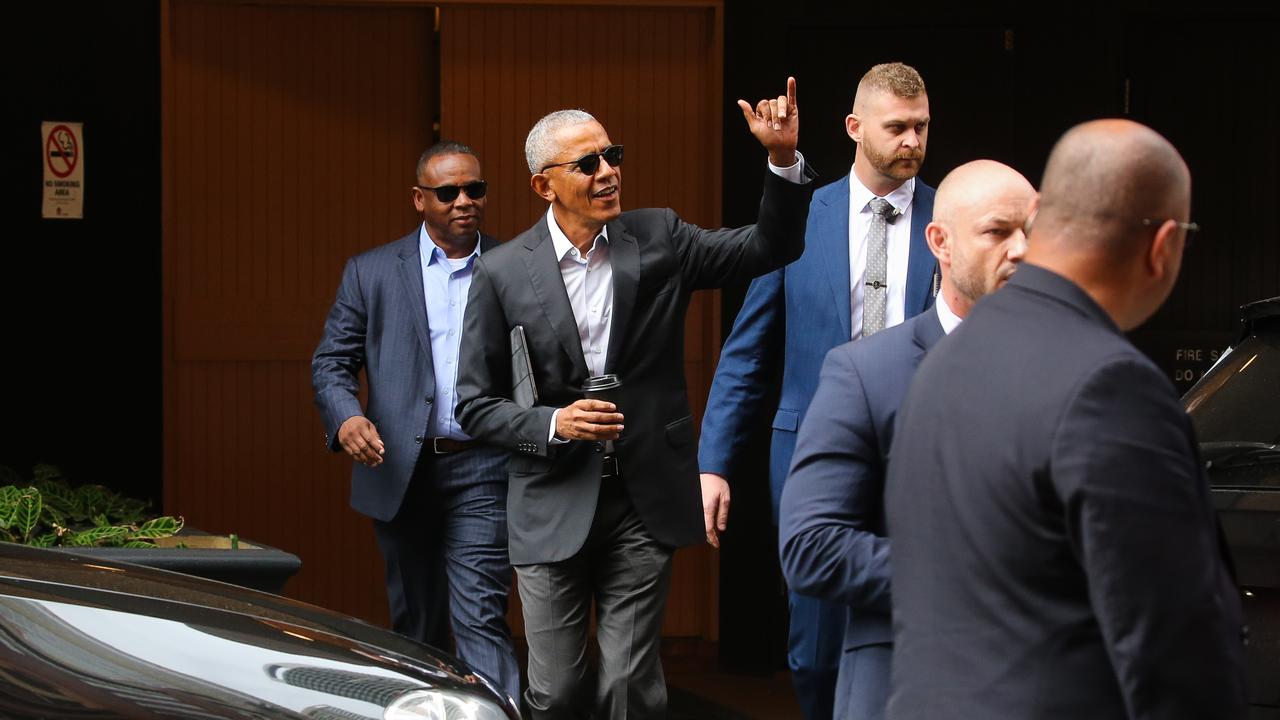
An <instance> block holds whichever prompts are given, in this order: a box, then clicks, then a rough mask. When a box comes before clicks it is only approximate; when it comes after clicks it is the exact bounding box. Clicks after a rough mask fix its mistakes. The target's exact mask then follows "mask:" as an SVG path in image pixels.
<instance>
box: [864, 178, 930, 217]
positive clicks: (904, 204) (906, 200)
mask: <svg viewBox="0 0 1280 720" xmlns="http://www.w3.org/2000/svg"><path fill="white" fill-rule="evenodd" d="M915 196H916V179H915V178H910V179H908V180H907V181H906V182H904V183H902V184H901V185H899V186H898V189H896V190H894V191H893V192H891V193H889V194H888V195H885V196H884V199H885V200H888V201H889V204H890V205H892V206H893V209H895V210H897V211H898V214H899V215H904V214H906V212H907V208H909V207H911V200H912V198H914V197H915ZM874 197H876V194H875V193H873V192H871V191H870V190H868V189H867V186H866V185H863V184H862V181H861V180H859V179H858V175H857V173H855V172H854V171H853V170H852V169H850V170H849V211H850V212H851V213H860V212H871V210H870V209H868V208H867V205H868V204H870V203H871V199H872V198H874Z"/></svg>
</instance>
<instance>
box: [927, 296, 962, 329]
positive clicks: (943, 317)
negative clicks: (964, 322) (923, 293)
mask: <svg viewBox="0 0 1280 720" xmlns="http://www.w3.org/2000/svg"><path fill="white" fill-rule="evenodd" d="M933 306H934V307H936V308H938V322H940V323H942V332H943V333H945V334H947V335H950V334H951V331H952V330H955V329H956V328H957V327H958V326H959V325H960V316H959V315H956V314H955V313H954V312H952V311H951V306H950V305H948V304H947V299H946V298H944V297H942V293H938V295H937V297H935V298H934V299H933Z"/></svg>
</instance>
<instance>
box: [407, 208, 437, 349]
mask: <svg viewBox="0 0 1280 720" xmlns="http://www.w3.org/2000/svg"><path fill="white" fill-rule="evenodd" d="M400 283H401V285H402V286H403V287H404V291H405V294H406V295H407V296H408V298H409V303H408V304H407V305H406V307H410V308H413V312H411V313H409V314H410V315H411V316H412V317H413V327H414V330H416V331H417V334H418V342H419V343H421V344H422V351H423V352H424V353H426V354H427V358H428V359H427V364H428V365H430V364H431V359H430V358H431V333H430V330H429V329H428V328H427V295H426V293H425V292H424V291H423V287H422V252H421V249H420V247H419V239H418V233H416V232H414V233H409V234H408V235H406V236H405V237H404V238H403V239H401V240H400Z"/></svg>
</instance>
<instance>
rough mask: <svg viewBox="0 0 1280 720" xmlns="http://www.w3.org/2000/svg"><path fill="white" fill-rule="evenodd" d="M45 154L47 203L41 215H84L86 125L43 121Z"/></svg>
mask: <svg viewBox="0 0 1280 720" xmlns="http://www.w3.org/2000/svg"><path fill="white" fill-rule="evenodd" d="M40 137H41V140H42V142H41V147H42V150H41V152H42V153H43V155H44V203H43V205H42V209H41V216H42V217H45V218H55V219H81V218H83V217H84V125H83V123H72V122H46V123H41V124H40Z"/></svg>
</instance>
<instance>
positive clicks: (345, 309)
mask: <svg viewBox="0 0 1280 720" xmlns="http://www.w3.org/2000/svg"><path fill="white" fill-rule="evenodd" d="M419 229H420V228H419ZM419 229H415V230H414V231H413V232H411V233H409V234H408V235H406V236H404V237H402V238H400V239H399V240H396V241H395V242H392V243H388V244H386V245H382V246H379V247H376V248H374V249H372V250H369V251H367V252H364V253H362V254H360V255H357V256H355V257H353V258H351V259H350V260H348V261H347V266H346V268H345V269H344V270H343V271H342V283H341V284H340V285H339V286H338V297H337V299H336V300H335V301H334V303H333V307H332V309H330V310H329V316H328V318H326V319H325V323H324V337H323V338H322V339H321V340H320V345H319V347H317V348H316V352H315V355H314V356H313V357H312V359H311V386H312V389H313V390H314V391H315V402H316V407H318V408H319V409H320V415H321V418H322V419H323V421H324V427H325V445H326V446H327V447H329V448H330V449H331V450H333V451H334V452H337V451H339V450H341V447H340V446H339V445H338V428H340V427H342V423H344V422H346V421H347V420H348V419H349V418H351V417H353V416H355V415H366V416H367V417H368V418H369V421H370V422H372V423H373V424H374V426H375V427H376V428H377V429H378V434H379V435H380V436H381V437H382V442H383V444H385V445H386V449H387V452H386V455H385V459H384V461H383V463H382V464H381V465H379V466H378V467H376V468H370V467H365V466H364V465H361V464H359V463H356V464H355V466H354V468H353V470H352V473H351V507H353V508H355V510H356V511H357V512H360V513H363V514H365V515H368V516H369V517H372V518H374V519H377V520H383V521H389V520H391V519H392V518H394V517H395V515H396V512H397V511H398V510H399V509H400V502H401V500H403V499H404V493H405V490H407V489H408V487H409V479H410V478H411V477H412V476H413V468H414V465H415V464H417V462H418V454H419V453H420V452H421V450H422V447H423V443H424V441H425V440H427V438H425V437H424V436H425V435H426V432H427V422H428V418H429V417H430V415H431V410H432V407H433V406H434V405H435V403H436V401H437V400H436V397H435V394H436V379H435V370H434V367H433V366H432V360H431V333H430V331H429V329H428V327H427V305H426V299H425V298H426V295H425V294H424V293H423V286H422V254H421V252H420V248H419V240H418V238H419V235H418V233H419ZM497 245H498V241H497V240H496V239H494V238H492V237H489V236H488V235H484V234H481V235H480V252H481V253H484V252H487V251H489V250H490V249H492V248H494V247H497ZM361 368H364V369H365V370H366V372H365V375H366V376H367V380H368V384H369V402H368V408H367V409H366V410H364V411H362V410H361V409H360V399H359V397H358V393H359V392H360V380H359V374H360V370H361Z"/></svg>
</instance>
